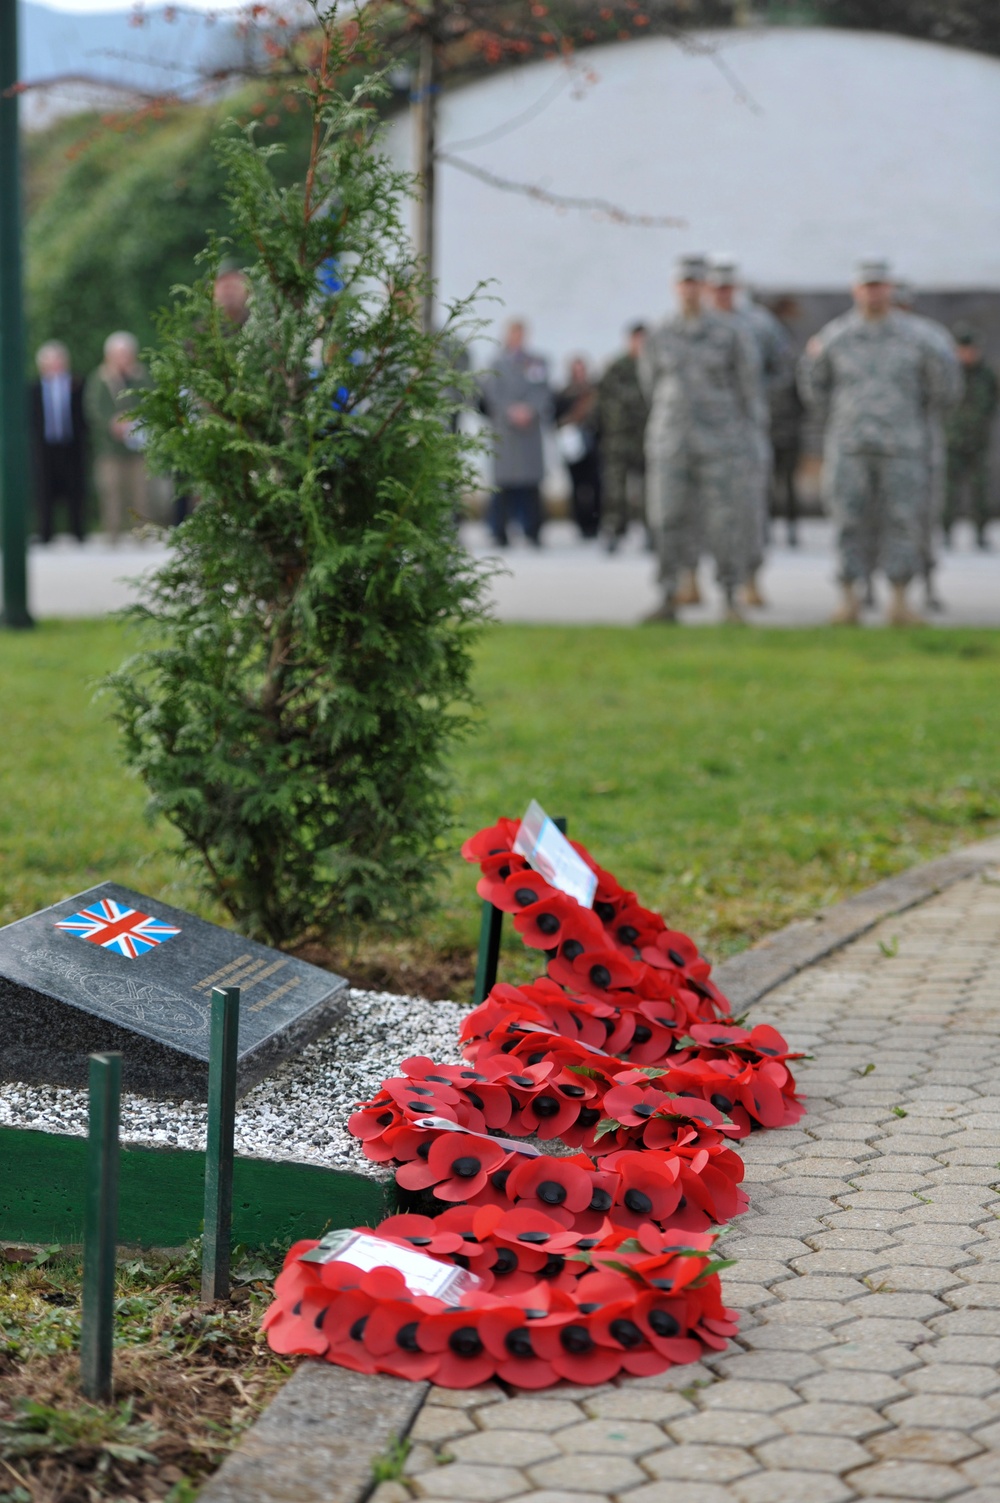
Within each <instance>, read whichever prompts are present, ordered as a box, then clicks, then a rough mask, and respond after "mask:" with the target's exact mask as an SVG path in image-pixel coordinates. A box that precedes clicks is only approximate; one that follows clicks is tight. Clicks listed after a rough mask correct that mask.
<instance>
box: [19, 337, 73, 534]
mask: <svg viewBox="0 0 1000 1503" xmlns="http://www.w3.org/2000/svg"><path fill="white" fill-rule="evenodd" d="M35 364H36V366H37V367H38V380H37V381H34V382H33V383H32V386H31V393H30V401H29V412H30V421H31V438H32V446H33V449H34V460H35V503H36V509H37V516H38V532H39V536H40V537H41V540H42V542H43V543H49V542H51V541H52V537H53V535H54V532H55V518H56V509H57V507H58V506H59V505H60V504H63V505H65V507H66V517H67V521H68V522H69V530H70V532H71V533H72V534H73V536H74V537H75V538H76V539H77V540H78V541H79V542H81V543H82V542H83V539H84V532H85V526H84V511H85V506H86V499H87V422H86V418H85V417H84V412H83V382H82V381H80V380H78V379H77V377H76V376H74V375H73V373H72V371H71V369H70V359H69V350H68V349H67V348H66V346H65V345H64V344H61V343H60V342H59V341H58V340H57V339H50V340H48V341H47V342H46V343H45V344H43V345H42V346H41V347H40V349H39V350H38V353H37V354H36V356H35Z"/></svg>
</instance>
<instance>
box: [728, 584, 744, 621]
mask: <svg viewBox="0 0 1000 1503" xmlns="http://www.w3.org/2000/svg"><path fill="white" fill-rule="evenodd" d="M722 619H723V621H724V622H725V623H726V625H727V626H746V617H745V616H744V615H743V613H742V611H741V610H740V608H739V606H738V605H737V604H736V595H735V593H734V592H733V591H732V590H727V591H726V609H725V612H724V613H723V617H722Z"/></svg>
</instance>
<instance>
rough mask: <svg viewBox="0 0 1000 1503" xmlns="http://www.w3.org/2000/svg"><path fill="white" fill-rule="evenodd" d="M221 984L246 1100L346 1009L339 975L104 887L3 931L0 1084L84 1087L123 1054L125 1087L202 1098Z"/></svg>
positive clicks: (114, 887) (153, 1093)
mask: <svg viewBox="0 0 1000 1503" xmlns="http://www.w3.org/2000/svg"><path fill="white" fill-rule="evenodd" d="M215 986H238V987H239V988H240V993H241V996H240V1041H239V1073H238V1087H239V1090H240V1091H241V1092H243V1091H246V1090H247V1089H248V1088H249V1087H250V1086H251V1085H253V1084H255V1082H256V1081H258V1080H260V1079H261V1078H262V1077H263V1076H264V1075H266V1074H268V1073H269V1071H271V1070H273V1069H274V1067H275V1066H276V1065H277V1064H279V1063H280V1062H281V1061H282V1060H283V1059H285V1058H286V1057H287V1056H288V1055H289V1054H294V1053H295V1052H297V1051H298V1050H299V1049H301V1048H302V1047H303V1045H304V1044H307V1043H309V1042H310V1040H312V1039H314V1038H315V1037H316V1036H317V1035H318V1034H320V1033H323V1032H325V1031H326V1030H327V1029H328V1028H330V1027H331V1026H332V1025H333V1024H334V1023H336V1022H337V1020H338V1019H339V1018H340V1016H341V1015H342V1013H343V1012H344V1010H345V1007H346V1002H347V982H346V981H345V980H344V979H343V977H341V976H334V975H332V974H331V973H330V972H329V971H323V970H320V969H319V967H318V966H313V965H307V964H306V962H305V961H302V960H295V959H294V958H293V957H292V956H290V955H282V954H281V952H280V951H278V950H270V949H268V948H267V946H266V945H260V944H256V943H255V942H254V941H253V940H249V939H243V938H242V937H241V936H240V935H239V934H234V933H233V932H232V931H231V930H229V929H221V928H219V926H218V925H217V924H209V923H206V922H205V921H204V919H199V918H195V917H194V915H193V914H190V913H184V912H182V911H181V910H180V909H178V908H171V907H170V905H169V904H167V903H161V902H160V901H159V900H158V899H154V898H146V897H143V896H142V894H141V893H137V892H130V891H129V889H128V888H126V887H119V886H118V884H117V883H116V882H102V883H101V884H100V885H99V886H98V887H91V888H89V889H88V891H87V892H82V893H79V894H78V895H77V896H76V897H73V898H66V899H65V900H64V901H63V902H61V903H56V904H54V905H53V907H51V908H43V909H42V910H41V912H40V913H33V914H31V915H30V916H29V917H28V918H24V919H19V920H18V921H17V923H14V924H8V925H7V927H6V928H3V929H0V1079H3V1080H23V1081H27V1082H30V1083H32V1084H37V1083H39V1082H49V1083H51V1084H54V1085H83V1084H85V1083H86V1079H87V1056H88V1054H91V1053H93V1052H94V1051H95V1050H104V1049H118V1050H120V1051H121V1053H122V1055H123V1056H124V1058H123V1084H124V1085H125V1087H126V1088H127V1089H130V1090H133V1091H139V1092H141V1093H142V1094H144V1095H148V1096H160V1097H189V1098H193V1099H197V1100H203V1099H204V1098H205V1095H206V1091H207V1085H208V1054H209V1035H210V1017H211V997H212V988H213V987H215Z"/></svg>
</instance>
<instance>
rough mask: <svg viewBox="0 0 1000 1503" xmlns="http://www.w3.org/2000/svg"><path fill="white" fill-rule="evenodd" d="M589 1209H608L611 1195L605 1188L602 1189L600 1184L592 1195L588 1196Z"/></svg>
mask: <svg viewBox="0 0 1000 1503" xmlns="http://www.w3.org/2000/svg"><path fill="white" fill-rule="evenodd" d="M590 1209H591V1210H592V1211H610V1209H611V1196H610V1194H609V1193H608V1191H607V1190H602V1189H601V1188H600V1186H598V1188H597V1189H596V1190H595V1191H594V1193H593V1195H592V1196H591V1197H590Z"/></svg>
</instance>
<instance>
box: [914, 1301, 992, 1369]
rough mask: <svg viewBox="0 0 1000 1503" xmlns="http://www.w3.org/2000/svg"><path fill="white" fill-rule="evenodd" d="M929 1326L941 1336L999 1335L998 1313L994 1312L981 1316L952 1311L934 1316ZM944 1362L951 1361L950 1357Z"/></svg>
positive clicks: (969, 1312)
mask: <svg viewBox="0 0 1000 1503" xmlns="http://www.w3.org/2000/svg"><path fill="white" fill-rule="evenodd" d="M930 1325H931V1326H932V1327H933V1328H934V1330H935V1331H937V1332H940V1334H941V1335H942V1336H997V1335H1000V1313H998V1312H997V1311H996V1310H984V1311H983V1312H982V1314H977V1313H976V1312H974V1311H972V1310H953V1311H952V1312H951V1313H950V1314H948V1315H938V1316H936V1317H935V1318H934V1320H932V1321H931V1322H930ZM942 1345H943V1343H941V1342H939V1343H938V1344H937V1346H936V1347H935V1348H934V1350H935V1351H939V1350H940V1348H941V1346H942ZM949 1351H950V1349H949ZM946 1360H947V1361H951V1360H952V1358H951V1356H950V1355H949V1356H948V1358H947V1359H946ZM957 1360H958V1361H962V1360H963V1359H962V1358H958V1359H957ZM968 1360H969V1361H970V1362H981V1361H984V1360H985V1361H993V1360H996V1359H993V1358H982V1357H970V1358H969V1359H968Z"/></svg>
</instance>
